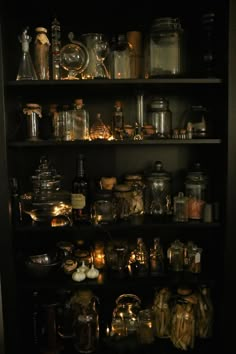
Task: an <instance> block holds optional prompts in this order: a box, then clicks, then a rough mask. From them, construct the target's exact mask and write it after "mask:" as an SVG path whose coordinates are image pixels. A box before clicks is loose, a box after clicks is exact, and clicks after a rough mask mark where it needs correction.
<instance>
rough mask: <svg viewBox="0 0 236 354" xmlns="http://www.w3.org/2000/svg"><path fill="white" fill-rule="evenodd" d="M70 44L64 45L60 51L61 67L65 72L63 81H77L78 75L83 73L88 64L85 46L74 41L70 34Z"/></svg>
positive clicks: (72, 35)
mask: <svg viewBox="0 0 236 354" xmlns="http://www.w3.org/2000/svg"><path fill="white" fill-rule="evenodd" d="M68 37H69V39H70V41H71V43H69V44H66V45H64V46H63V47H62V48H61V50H60V58H61V62H60V63H61V67H62V68H63V69H64V70H66V71H67V73H68V74H67V76H66V77H62V79H63V80H78V79H79V77H78V75H79V74H81V73H83V72H84V70H85V69H86V68H87V66H88V64H89V53H88V50H87V48H86V46H85V45H84V44H83V43H81V42H78V41H75V40H74V39H73V38H74V34H73V33H72V32H70V33H69V35H68Z"/></svg>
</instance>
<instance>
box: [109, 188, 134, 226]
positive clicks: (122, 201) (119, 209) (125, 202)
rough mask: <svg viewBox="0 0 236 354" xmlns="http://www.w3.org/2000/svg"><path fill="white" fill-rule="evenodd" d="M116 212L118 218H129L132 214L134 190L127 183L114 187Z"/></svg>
mask: <svg viewBox="0 0 236 354" xmlns="http://www.w3.org/2000/svg"><path fill="white" fill-rule="evenodd" d="M114 196H115V199H116V214H117V218H118V219H123V220H125V219H127V218H128V217H129V216H130V215H132V213H131V210H132V200H133V199H132V190H131V187H130V186H128V185H127V184H117V185H116V186H115V188H114Z"/></svg>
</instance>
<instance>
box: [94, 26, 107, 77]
mask: <svg viewBox="0 0 236 354" xmlns="http://www.w3.org/2000/svg"><path fill="white" fill-rule="evenodd" d="M94 39H95V43H94V51H95V57H96V69H95V75H94V79H110V74H109V72H108V70H107V68H106V65H105V64H104V61H105V59H106V57H107V55H108V53H109V43H108V41H107V40H106V39H105V37H104V35H103V34H102V33H98V34H97V36H95V37H94Z"/></svg>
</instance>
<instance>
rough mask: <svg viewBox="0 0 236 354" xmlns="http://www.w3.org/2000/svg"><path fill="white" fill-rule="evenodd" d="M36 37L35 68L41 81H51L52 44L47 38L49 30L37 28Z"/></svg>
mask: <svg viewBox="0 0 236 354" xmlns="http://www.w3.org/2000/svg"><path fill="white" fill-rule="evenodd" d="M35 32H36V37H35V42H34V66H35V70H36V74H37V77H38V79H39V80H49V48H50V42H49V39H48V37H47V29H46V28H44V27H36V28H35Z"/></svg>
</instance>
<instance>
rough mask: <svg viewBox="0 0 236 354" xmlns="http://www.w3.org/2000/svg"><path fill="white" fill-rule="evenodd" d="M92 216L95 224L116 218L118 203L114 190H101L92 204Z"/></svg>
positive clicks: (108, 221)
mask: <svg viewBox="0 0 236 354" xmlns="http://www.w3.org/2000/svg"><path fill="white" fill-rule="evenodd" d="M91 213H92V215H91V218H92V220H93V222H94V224H108V223H111V222H113V221H115V219H116V203H115V199H114V197H113V193H112V191H109V190H99V191H97V192H96V194H95V198H94V202H93V204H92V211H91Z"/></svg>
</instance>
